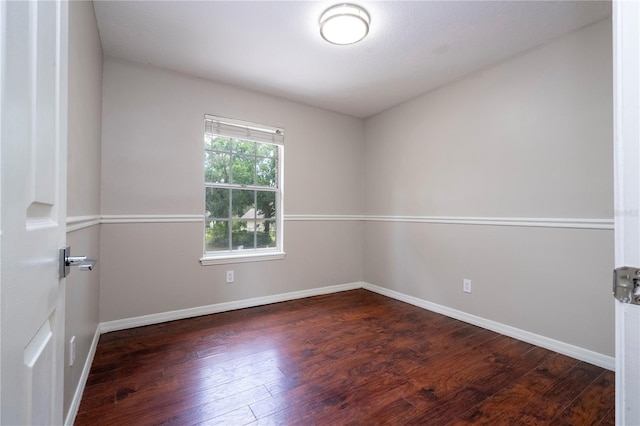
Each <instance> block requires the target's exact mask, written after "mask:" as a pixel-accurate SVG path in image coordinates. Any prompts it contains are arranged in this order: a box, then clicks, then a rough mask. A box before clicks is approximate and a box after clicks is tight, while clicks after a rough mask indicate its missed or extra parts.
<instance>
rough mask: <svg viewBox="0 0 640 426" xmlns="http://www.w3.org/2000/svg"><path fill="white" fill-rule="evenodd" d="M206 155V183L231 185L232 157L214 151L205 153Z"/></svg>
mask: <svg viewBox="0 0 640 426" xmlns="http://www.w3.org/2000/svg"><path fill="white" fill-rule="evenodd" d="M204 155H205V157H204V180H205V182H210V183H229V160H230V158H231V156H230V155H229V154H224V153H220V152H214V151H205V153H204Z"/></svg>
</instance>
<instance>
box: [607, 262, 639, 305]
mask: <svg viewBox="0 0 640 426" xmlns="http://www.w3.org/2000/svg"><path fill="white" fill-rule="evenodd" d="M613 297H615V298H616V299H617V300H619V301H620V302H622V303H630V304H632V305H640V269H639V268H634V267H630V266H622V267H620V268H616V269H614V270H613Z"/></svg>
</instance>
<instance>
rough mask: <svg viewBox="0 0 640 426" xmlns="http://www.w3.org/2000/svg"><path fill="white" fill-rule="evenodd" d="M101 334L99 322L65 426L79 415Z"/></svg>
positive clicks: (70, 425) (70, 423)
mask: <svg viewBox="0 0 640 426" xmlns="http://www.w3.org/2000/svg"><path fill="white" fill-rule="evenodd" d="M101 334H102V331H101V329H100V324H98V327H97V328H96V332H95V334H94V335H93V341H92V342H91V346H90V347H89V353H88V354H87V359H86V360H85V361H84V366H83V367H82V374H81V375H80V379H79V380H78V386H77V387H76V391H75V393H74V394H73V399H72V400H71V406H70V407H69V412H68V413H67V417H66V418H65V419H64V424H65V426H72V425H73V423H74V422H75V420H76V416H77V415H78V409H79V408H80V401H82V394H83V393H84V387H85V385H86V384H87V379H88V378H89V372H90V371H91V364H93V357H94V356H95V354H96V348H97V347H98V340H100V335H101Z"/></svg>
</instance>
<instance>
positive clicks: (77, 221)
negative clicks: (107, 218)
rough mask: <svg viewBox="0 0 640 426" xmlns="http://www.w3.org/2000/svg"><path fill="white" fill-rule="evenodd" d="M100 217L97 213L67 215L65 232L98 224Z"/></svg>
mask: <svg viewBox="0 0 640 426" xmlns="http://www.w3.org/2000/svg"><path fill="white" fill-rule="evenodd" d="M101 221H102V218H101V217H100V216H98V215H92V216H69V217H67V232H73V231H78V230H80V229H84V228H89V227H91V226H96V225H100V223H101Z"/></svg>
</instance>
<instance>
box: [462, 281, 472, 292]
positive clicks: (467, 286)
mask: <svg viewBox="0 0 640 426" xmlns="http://www.w3.org/2000/svg"><path fill="white" fill-rule="evenodd" d="M462 291H464V292H465V293H471V280H468V279H466V278H465V279H464V280H462Z"/></svg>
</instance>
